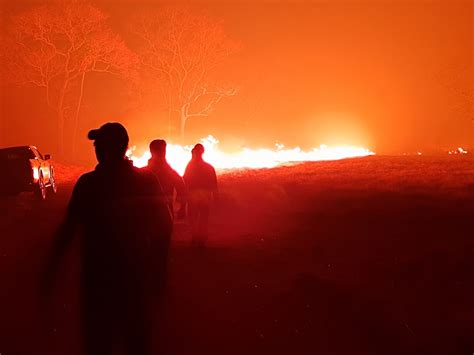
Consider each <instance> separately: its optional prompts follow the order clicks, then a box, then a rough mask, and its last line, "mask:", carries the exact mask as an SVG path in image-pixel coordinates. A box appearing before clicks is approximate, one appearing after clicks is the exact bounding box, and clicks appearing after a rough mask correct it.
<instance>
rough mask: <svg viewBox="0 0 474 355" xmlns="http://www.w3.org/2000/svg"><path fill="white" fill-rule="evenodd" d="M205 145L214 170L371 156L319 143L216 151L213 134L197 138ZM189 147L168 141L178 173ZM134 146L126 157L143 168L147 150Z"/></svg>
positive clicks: (367, 152)
mask: <svg viewBox="0 0 474 355" xmlns="http://www.w3.org/2000/svg"><path fill="white" fill-rule="evenodd" d="M201 143H202V144H203V145H204V147H205V148H206V151H205V153H204V159H205V160H206V161H207V162H209V163H211V164H212V165H214V167H215V168H216V169H217V170H223V169H241V168H253V169H255V168H273V167H275V166H279V165H284V164H291V163H295V162H306V161H322V160H338V159H344V158H355V157H364V156H368V155H373V154H374V153H372V152H371V151H370V150H368V149H365V148H359V147H328V146H325V145H321V146H320V147H319V148H313V149H311V150H310V151H302V150H301V149H300V148H292V149H287V148H285V147H284V146H283V145H281V144H278V145H276V147H275V149H273V150H272V149H249V148H243V149H242V150H241V151H240V152H238V153H225V152H223V151H221V150H219V147H218V144H219V141H218V140H217V139H216V138H214V137H213V136H208V137H207V138H203V139H201ZM191 149H192V146H180V145H176V144H168V146H167V159H168V162H169V163H170V165H171V166H172V167H173V168H174V169H176V171H177V172H178V173H180V174H181V175H182V174H183V173H184V169H185V168H186V165H187V164H188V162H189V159H190V158H191ZM134 150H135V147H132V149H129V150H128V152H127V156H128V157H129V158H130V159H131V160H132V161H133V165H135V166H137V167H144V166H146V165H147V164H148V159H150V156H151V155H150V152H149V151H147V152H145V153H144V154H143V155H142V156H135V155H134V154H133V151H134Z"/></svg>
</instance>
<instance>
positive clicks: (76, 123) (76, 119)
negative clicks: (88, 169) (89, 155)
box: [72, 72, 86, 158]
mask: <svg viewBox="0 0 474 355" xmlns="http://www.w3.org/2000/svg"><path fill="white" fill-rule="evenodd" d="M85 78H86V72H84V73H82V77H81V84H80V89H79V98H78V100H77V107H76V113H75V115H74V125H73V128H72V156H73V158H76V153H77V151H76V148H77V147H76V141H77V128H78V126H79V113H80V112H81V105H82V97H83V96H84V80H85Z"/></svg>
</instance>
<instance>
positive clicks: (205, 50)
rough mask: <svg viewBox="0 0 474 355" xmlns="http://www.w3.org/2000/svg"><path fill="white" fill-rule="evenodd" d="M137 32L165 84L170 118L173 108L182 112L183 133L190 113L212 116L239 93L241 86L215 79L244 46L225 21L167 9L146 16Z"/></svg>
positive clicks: (149, 64)
mask: <svg viewBox="0 0 474 355" xmlns="http://www.w3.org/2000/svg"><path fill="white" fill-rule="evenodd" d="M133 31H134V32H135V33H136V34H137V35H138V36H139V37H140V38H141V39H142V42H143V46H142V48H141V51H140V54H139V56H140V59H141V62H142V64H143V66H144V67H145V68H147V69H148V71H149V72H151V73H152V76H153V78H154V79H155V80H156V83H157V85H160V88H161V92H162V94H163V97H164V99H165V101H166V103H167V107H168V118H169V120H171V117H172V115H173V112H176V113H177V114H178V116H179V132H180V135H181V137H184V134H185V130H186V124H187V122H188V120H189V119H190V118H192V117H202V116H208V115H209V114H210V113H211V112H212V111H213V109H214V108H215V107H216V105H217V104H218V103H219V102H220V101H221V100H222V99H224V98H226V97H229V96H234V95H235V94H236V92H237V90H236V88H235V87H233V86H229V85H227V86H226V85H223V84H222V83H216V82H214V81H213V80H212V79H211V75H212V74H214V72H215V70H216V68H217V67H219V66H220V65H222V64H224V63H225V61H226V59H227V58H228V57H229V56H230V55H231V54H233V53H235V52H236V50H237V49H238V44H237V43H235V42H233V41H232V40H231V39H229V38H228V36H227V35H226V33H225V31H224V28H223V25H222V23H221V22H219V21H215V20H213V19H212V18H210V17H208V16H206V15H202V14H195V13H192V12H191V11H190V10H188V9H185V8H179V9H177V8H174V9H163V10H160V11H158V12H155V13H149V14H146V15H143V16H141V17H140V18H139V19H138V21H137V22H136V23H135V26H134V28H133Z"/></svg>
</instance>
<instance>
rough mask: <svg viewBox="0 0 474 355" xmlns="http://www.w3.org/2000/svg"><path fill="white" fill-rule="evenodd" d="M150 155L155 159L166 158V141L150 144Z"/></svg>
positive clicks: (157, 140)
mask: <svg viewBox="0 0 474 355" xmlns="http://www.w3.org/2000/svg"><path fill="white" fill-rule="evenodd" d="M150 153H151V156H152V157H153V158H158V159H165V158H166V141H165V140H164V139H155V140H154V141H152V142H151V143H150Z"/></svg>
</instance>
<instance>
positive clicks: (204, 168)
mask: <svg viewBox="0 0 474 355" xmlns="http://www.w3.org/2000/svg"><path fill="white" fill-rule="evenodd" d="M191 153H192V158H191V161H190V162H189V163H188V166H187V167H186V171H185V172H184V176H183V178H184V182H185V184H186V188H187V190H188V217H189V222H190V224H191V233H192V238H193V243H194V244H195V245H198V246H204V244H205V241H206V239H207V234H208V227H209V213H210V209H211V204H212V202H213V201H214V200H215V199H216V198H217V177H216V171H215V169H214V167H213V166H212V165H211V164H209V163H206V162H205V161H204V160H203V158H202V155H203V154H204V146H203V145H202V144H196V145H195V146H194V148H193V150H192V151H191Z"/></svg>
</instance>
